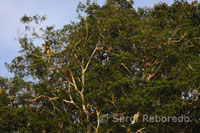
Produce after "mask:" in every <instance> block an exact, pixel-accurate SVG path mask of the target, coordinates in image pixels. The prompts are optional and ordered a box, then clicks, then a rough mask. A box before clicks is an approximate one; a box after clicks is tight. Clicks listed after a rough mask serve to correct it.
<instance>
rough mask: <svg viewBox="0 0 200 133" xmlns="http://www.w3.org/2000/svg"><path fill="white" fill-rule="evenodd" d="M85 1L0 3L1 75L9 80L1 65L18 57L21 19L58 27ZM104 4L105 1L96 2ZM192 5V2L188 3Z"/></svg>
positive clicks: (144, 2) (138, 0)
mask: <svg viewBox="0 0 200 133" xmlns="http://www.w3.org/2000/svg"><path fill="white" fill-rule="evenodd" d="M85 1H86V0H0V47H1V48H0V76H4V77H10V76H11V74H10V73H9V72H8V71H7V69H6V67H5V65H4V63H5V62H8V63H10V62H11V60H12V59H13V58H14V57H16V56H17V55H18V51H19V50H20V49H19V43H18V42H17V41H15V40H14V38H17V36H18V33H21V32H22V31H23V25H22V24H21V23H20V18H21V17H22V16H23V15H24V14H27V15H28V16H33V15H36V14H38V15H47V20H46V22H45V25H53V24H54V25H56V27H57V28H60V27H62V26H63V25H64V24H69V23H70V22H71V21H75V20H77V13H76V7H77V5H78V3H79V2H83V3H84V2H85ZM91 1H92V0H91ZM95 1H97V2H98V3H100V4H103V3H104V2H105V0H95ZM160 1H162V2H166V3H168V4H172V3H173V0H135V1H134V2H135V4H134V7H135V8H138V7H145V6H147V7H152V6H153V5H154V4H156V3H158V2H160ZM188 1H189V2H191V1H192V0H188Z"/></svg>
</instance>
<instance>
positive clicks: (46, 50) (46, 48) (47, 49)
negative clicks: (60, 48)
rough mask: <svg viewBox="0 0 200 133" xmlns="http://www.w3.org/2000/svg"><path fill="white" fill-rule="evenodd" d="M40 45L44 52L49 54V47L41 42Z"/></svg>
mask: <svg viewBox="0 0 200 133" xmlns="http://www.w3.org/2000/svg"><path fill="white" fill-rule="evenodd" d="M42 46H43V47H44V54H50V53H51V48H50V46H48V45H47V44H46V43H43V44H42Z"/></svg>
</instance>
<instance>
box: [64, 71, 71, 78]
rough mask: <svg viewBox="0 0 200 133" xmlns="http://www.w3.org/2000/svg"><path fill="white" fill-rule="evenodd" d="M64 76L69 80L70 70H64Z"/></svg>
mask: <svg viewBox="0 0 200 133" xmlns="http://www.w3.org/2000/svg"><path fill="white" fill-rule="evenodd" d="M64 77H65V79H66V80H69V79H70V78H71V73H70V70H65V71H64Z"/></svg>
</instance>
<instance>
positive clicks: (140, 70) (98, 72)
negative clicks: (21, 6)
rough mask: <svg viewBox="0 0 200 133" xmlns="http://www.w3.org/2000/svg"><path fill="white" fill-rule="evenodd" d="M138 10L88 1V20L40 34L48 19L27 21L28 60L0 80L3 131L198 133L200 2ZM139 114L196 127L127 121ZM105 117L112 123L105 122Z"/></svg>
mask: <svg viewBox="0 0 200 133" xmlns="http://www.w3.org/2000/svg"><path fill="white" fill-rule="evenodd" d="M132 5H133V1H127V0H107V1H106V3H105V4H104V5H103V6H99V5H97V4H96V3H91V2H90V1H88V2H87V3H86V4H81V3H80V4H79V5H78V9H77V11H78V12H79V13H80V12H84V13H85V14H86V15H85V16H81V15H80V14H79V18H80V22H77V23H74V22H72V23H71V24H69V25H64V26H63V28H61V29H54V26H48V27H46V28H45V29H43V28H40V31H38V32H36V31H37V29H36V28H35V27H38V26H39V25H40V24H41V23H42V21H44V20H45V17H44V16H43V17H41V16H38V15H36V16H33V17H29V16H27V15H25V16H24V17H22V19H21V22H22V23H24V24H25V28H26V31H27V33H25V34H24V37H22V38H19V43H20V44H21V51H20V53H21V55H20V56H18V57H16V58H15V59H13V61H12V63H10V64H7V67H8V69H9V70H10V71H11V72H12V73H14V75H15V76H14V77H13V78H12V79H5V78H2V77H1V78H0V82H1V86H0V88H1V90H0V98H1V99H2V100H1V101H0V104H1V105H2V106H1V107H0V112H1V113H0V119H1V121H0V128H1V131H19V132H78V131H80V132H109V131H111V132H136V131H138V130H140V129H142V130H143V131H147V132H160V131H166V132H198V131H199V128H198V127H199V118H200V116H199V115H200V114H199V107H200V104H199V95H200V93H199V89H200V88H199V86H200V85H199V84H200V83H199V80H200V76H199V75H200V56H199V52H200V45H199V33H200V31H199V29H200V15H199V11H200V10H199V7H200V5H199V3H198V2H196V1H195V2H192V3H191V4H190V3H188V2H186V1H174V3H173V4H172V5H171V6H169V5H167V4H165V3H159V4H156V5H155V6H154V7H153V8H139V9H138V10H136V9H134V8H133V7H132ZM32 25H35V26H32ZM35 39H42V40H43V41H44V42H45V43H47V44H48V46H49V47H50V48H51V49H52V51H51V53H50V54H46V53H43V50H42V45H39V46H38V45H36V44H35V43H34V40H35ZM137 112H140V116H142V115H144V114H147V115H148V116H152V118H153V117H154V116H155V115H158V116H160V117H162V116H164V117H168V116H177V117H178V116H181V115H185V116H189V117H190V120H191V121H190V122H177V123H174V122H166V123H164V122H157V123H156V122H143V121H142V118H141V117H140V118H139V122H137V123H135V124H131V123H132V122H131V121H130V120H129V119H128V120H127V121H119V120H120V118H121V119H122V118H123V117H125V116H130V117H131V116H133V115H134V114H136V113H137ZM116 114H117V118H119V120H118V121H117V122H113V117H114V116H116ZM102 115H106V116H108V118H109V119H108V122H106V123H101V119H100V116H102Z"/></svg>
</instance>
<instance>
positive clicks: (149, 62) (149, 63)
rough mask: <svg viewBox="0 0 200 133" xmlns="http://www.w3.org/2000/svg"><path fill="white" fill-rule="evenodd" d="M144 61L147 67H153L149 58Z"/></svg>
mask: <svg viewBox="0 0 200 133" xmlns="http://www.w3.org/2000/svg"><path fill="white" fill-rule="evenodd" d="M143 61H144V62H145V67H150V66H152V62H151V61H150V59H149V57H145V58H144V60H143Z"/></svg>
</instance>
